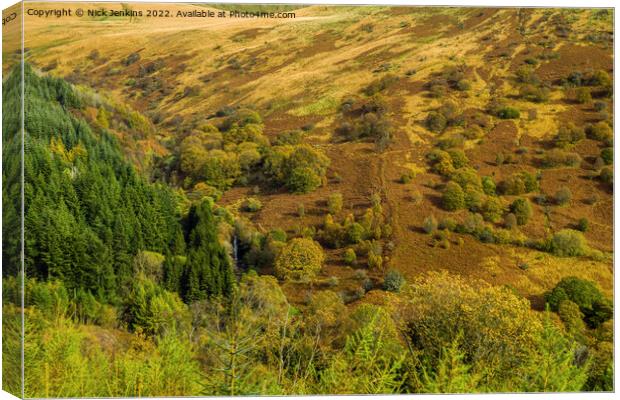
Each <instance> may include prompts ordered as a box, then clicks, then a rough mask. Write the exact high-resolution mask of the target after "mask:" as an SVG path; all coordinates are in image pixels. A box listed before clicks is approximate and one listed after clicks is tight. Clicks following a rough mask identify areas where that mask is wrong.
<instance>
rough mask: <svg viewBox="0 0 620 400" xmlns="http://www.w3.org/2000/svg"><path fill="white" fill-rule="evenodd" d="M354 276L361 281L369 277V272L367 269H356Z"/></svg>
mask: <svg viewBox="0 0 620 400" xmlns="http://www.w3.org/2000/svg"><path fill="white" fill-rule="evenodd" d="M353 278H355V279H358V280H360V281H361V280H365V279H368V272H366V270H365V269H356V270H355V273H354V274H353Z"/></svg>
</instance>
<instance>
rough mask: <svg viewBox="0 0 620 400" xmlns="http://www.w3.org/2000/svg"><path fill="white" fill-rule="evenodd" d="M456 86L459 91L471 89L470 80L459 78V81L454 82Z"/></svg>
mask: <svg viewBox="0 0 620 400" xmlns="http://www.w3.org/2000/svg"><path fill="white" fill-rule="evenodd" d="M456 88H457V89H458V90H460V91H461V92H464V91H467V90H469V89H471V82H470V81H468V80H467V79H461V80H460V81H458V82H457V83H456Z"/></svg>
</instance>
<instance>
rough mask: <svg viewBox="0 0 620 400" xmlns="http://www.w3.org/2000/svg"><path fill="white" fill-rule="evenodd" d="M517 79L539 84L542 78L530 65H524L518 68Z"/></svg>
mask: <svg viewBox="0 0 620 400" xmlns="http://www.w3.org/2000/svg"><path fill="white" fill-rule="evenodd" d="M516 75H517V80H518V81H519V82H521V83H529V84H538V82H540V79H539V78H538V76H536V74H535V73H534V69H533V68H532V67H530V66H529V65H524V66H522V67H520V68H519V69H518V70H517V74H516Z"/></svg>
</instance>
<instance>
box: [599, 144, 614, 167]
mask: <svg viewBox="0 0 620 400" xmlns="http://www.w3.org/2000/svg"><path fill="white" fill-rule="evenodd" d="M601 158H602V159H603V161H604V162H605V165H611V164H613V163H614V148H613V147H605V148H604V149H603V150H601Z"/></svg>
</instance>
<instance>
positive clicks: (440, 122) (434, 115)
mask: <svg viewBox="0 0 620 400" xmlns="http://www.w3.org/2000/svg"><path fill="white" fill-rule="evenodd" d="M426 126H427V127H428V129H429V130H430V131H431V132H435V133H441V132H443V131H444V130H445V129H446V127H447V126H448V120H447V119H446V117H444V116H443V114H440V113H438V112H435V111H432V112H430V113H429V114H428V116H427V117H426Z"/></svg>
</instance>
